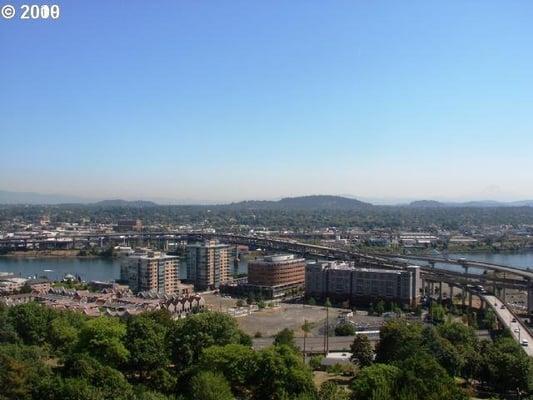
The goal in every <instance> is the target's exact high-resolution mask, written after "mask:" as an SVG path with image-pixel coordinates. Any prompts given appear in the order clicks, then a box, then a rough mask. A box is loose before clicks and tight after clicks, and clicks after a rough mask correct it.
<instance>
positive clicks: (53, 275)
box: [0, 250, 533, 281]
mask: <svg viewBox="0 0 533 400" xmlns="http://www.w3.org/2000/svg"><path fill="white" fill-rule="evenodd" d="M449 257H450V258H459V257H464V258H466V259H471V260H477V261H486V262H490V263H495V264H502V265H508V266H511V267H517V268H524V269H525V268H527V267H532V268H533V250H529V251H520V252H505V253H503V252H502V253H464V254H459V253H457V254H450V255H449ZM449 268H450V269H460V267H457V266H455V267H454V266H449ZM230 270H231V271H232V272H235V271H234V267H233V262H231V263H230ZM246 271H247V263H246V261H241V262H240V263H239V267H238V269H237V271H236V272H237V273H246ZM0 272H10V273H14V274H16V275H19V276H22V277H28V276H34V275H35V276H46V277H48V278H50V279H54V280H59V279H62V278H63V276H64V275H65V274H72V275H79V276H80V277H81V278H82V279H83V280H86V281H91V280H99V281H113V280H115V279H118V278H119V276H120V261H119V260H110V259H101V258H16V257H0ZM186 276H187V271H186V266H185V263H184V262H181V264H180V277H181V278H186Z"/></svg>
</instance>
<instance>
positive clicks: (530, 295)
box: [527, 282, 533, 314]
mask: <svg viewBox="0 0 533 400" xmlns="http://www.w3.org/2000/svg"><path fill="white" fill-rule="evenodd" d="M527 313H528V314H531V313H533V285H532V284H531V282H530V283H529V285H528V288H527Z"/></svg>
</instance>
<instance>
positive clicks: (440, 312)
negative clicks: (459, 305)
mask: <svg viewBox="0 0 533 400" xmlns="http://www.w3.org/2000/svg"><path fill="white" fill-rule="evenodd" d="M429 315H430V317H431V320H432V321H433V322H435V323H437V324H440V323H442V322H444V320H445V319H446V310H445V309H444V307H443V306H442V305H441V304H439V303H436V302H433V303H432V304H431V307H430V308H429Z"/></svg>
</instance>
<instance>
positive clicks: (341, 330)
mask: <svg viewBox="0 0 533 400" xmlns="http://www.w3.org/2000/svg"><path fill="white" fill-rule="evenodd" d="M353 335H355V328H354V327H353V325H352V324H350V323H343V324H339V325H337V326H336V327H335V336H353Z"/></svg>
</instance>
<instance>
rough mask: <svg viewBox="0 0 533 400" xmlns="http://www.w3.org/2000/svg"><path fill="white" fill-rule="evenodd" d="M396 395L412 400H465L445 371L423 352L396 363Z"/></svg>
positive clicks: (464, 396) (465, 397)
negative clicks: (397, 372) (397, 371)
mask: <svg viewBox="0 0 533 400" xmlns="http://www.w3.org/2000/svg"><path fill="white" fill-rule="evenodd" d="M396 366H397V367H398V370H399V371H400V372H399V374H398V375H397V377H396V389H395V390H396V393H398V394H399V395H400V396H403V398H408V399H413V400H415V399H416V400H450V399H453V400H463V399H464V400H466V399H467V396H466V395H465V394H464V393H463V392H462V391H461V390H460V389H459V388H458V387H457V386H456V384H455V382H454V380H453V379H452V378H451V377H450V376H449V375H448V373H447V372H446V370H445V369H444V368H443V367H442V366H441V365H440V364H439V363H438V362H437V361H436V360H435V358H433V357H432V356H431V355H429V354H427V353H425V352H417V353H415V354H414V355H413V356H412V357H409V358H407V359H406V360H403V361H399V362H397V363H396Z"/></svg>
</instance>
